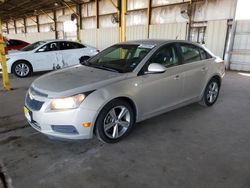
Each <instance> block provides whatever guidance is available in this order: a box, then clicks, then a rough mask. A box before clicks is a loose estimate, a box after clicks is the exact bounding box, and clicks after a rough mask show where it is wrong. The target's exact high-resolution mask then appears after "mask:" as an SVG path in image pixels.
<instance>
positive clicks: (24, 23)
mask: <svg viewBox="0 0 250 188" xmlns="http://www.w3.org/2000/svg"><path fill="white" fill-rule="evenodd" d="M23 26H24V33H25V34H26V33H27V24H26V18H23Z"/></svg>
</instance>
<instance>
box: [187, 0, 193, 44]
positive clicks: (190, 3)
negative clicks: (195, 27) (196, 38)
mask: <svg viewBox="0 0 250 188" xmlns="http://www.w3.org/2000/svg"><path fill="white" fill-rule="evenodd" d="M192 11H193V8H192V0H190V1H189V5H188V40H190V34H191V24H192Z"/></svg>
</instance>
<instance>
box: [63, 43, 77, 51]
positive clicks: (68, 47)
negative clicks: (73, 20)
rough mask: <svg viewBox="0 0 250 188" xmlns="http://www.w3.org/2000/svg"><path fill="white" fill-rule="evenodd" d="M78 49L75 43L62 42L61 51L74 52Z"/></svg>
mask: <svg viewBox="0 0 250 188" xmlns="http://www.w3.org/2000/svg"><path fill="white" fill-rule="evenodd" d="M76 48H78V47H77V46H76V45H75V44H74V43H73V42H60V49H61V50H72V49H76Z"/></svg>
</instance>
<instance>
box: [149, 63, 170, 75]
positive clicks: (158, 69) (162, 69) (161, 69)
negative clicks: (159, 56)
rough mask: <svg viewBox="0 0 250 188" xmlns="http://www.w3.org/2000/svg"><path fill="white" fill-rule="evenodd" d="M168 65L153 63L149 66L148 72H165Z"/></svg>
mask: <svg viewBox="0 0 250 188" xmlns="http://www.w3.org/2000/svg"><path fill="white" fill-rule="evenodd" d="M166 70H167V69H166V67H164V66H163V65H161V64H158V63H151V64H150V65H149V66H148V71H147V72H146V73H147V74H156V73H164V72H165V71H166Z"/></svg>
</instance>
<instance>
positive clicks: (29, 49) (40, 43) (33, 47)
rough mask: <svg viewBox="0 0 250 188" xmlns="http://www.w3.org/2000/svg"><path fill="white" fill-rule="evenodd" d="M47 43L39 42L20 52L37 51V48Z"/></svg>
mask: <svg viewBox="0 0 250 188" xmlns="http://www.w3.org/2000/svg"><path fill="white" fill-rule="evenodd" d="M45 43H46V42H45V41H38V42H35V43H33V44H30V45H28V46H26V47H24V48H23V49H21V50H20V51H32V50H34V49H36V48H37V47H39V46H41V45H43V44H45Z"/></svg>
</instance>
